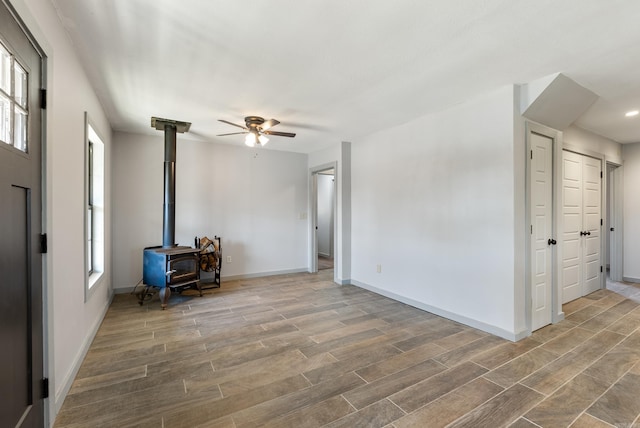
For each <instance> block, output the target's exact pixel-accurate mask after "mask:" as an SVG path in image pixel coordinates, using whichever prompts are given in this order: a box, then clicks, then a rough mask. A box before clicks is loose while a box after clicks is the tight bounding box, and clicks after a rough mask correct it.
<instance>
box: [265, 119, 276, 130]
mask: <svg viewBox="0 0 640 428" xmlns="http://www.w3.org/2000/svg"><path fill="white" fill-rule="evenodd" d="M279 123H280V122H279V121H277V120H275V119H269V120H267V121H266V122H265V123H263V124H262V130H263V131H266V130H267V129H269V128H273V127H274V126H276V125H277V124H279Z"/></svg>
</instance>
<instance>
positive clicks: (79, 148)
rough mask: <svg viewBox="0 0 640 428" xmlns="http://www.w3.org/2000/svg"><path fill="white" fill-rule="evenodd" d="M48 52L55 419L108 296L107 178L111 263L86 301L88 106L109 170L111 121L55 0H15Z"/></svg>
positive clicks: (49, 370) (49, 371) (50, 368)
mask: <svg viewBox="0 0 640 428" xmlns="http://www.w3.org/2000/svg"><path fill="white" fill-rule="evenodd" d="M11 3H12V4H13V6H14V7H15V8H16V10H17V11H18V13H19V15H20V16H21V18H22V19H23V20H24V21H25V23H26V25H27V27H28V28H29V30H30V31H31V32H32V33H33V35H34V37H35V38H36V40H37V41H38V43H39V44H40V45H41V46H42V48H43V49H44V50H45V53H46V55H47V57H48V67H47V70H46V75H47V79H46V82H47V88H48V97H47V98H48V99H47V101H48V102H47V111H46V132H45V135H46V151H45V153H46V159H45V162H46V166H45V168H46V175H45V181H46V186H45V188H46V195H45V207H46V208H45V209H46V212H45V218H46V223H45V229H46V232H47V233H48V235H49V253H48V254H47V258H46V269H45V281H46V295H45V299H46V302H45V305H46V322H47V324H46V326H45V330H46V333H45V334H46V335H47V336H48V337H47V338H46V340H47V343H48V349H47V359H48V361H47V363H46V367H45V372H46V375H47V376H48V377H49V380H50V387H51V391H52V397H51V400H50V401H49V412H50V422H53V420H54V417H55V414H56V413H57V410H58V409H59V408H60V406H61V405H62V402H63V400H64V397H65V395H66V392H67V390H68V388H69V387H70V386H71V382H72V381H73V377H74V376H75V372H76V370H77V369H78V368H79V365H80V363H81V361H82V358H83V356H84V353H85V352H86V349H88V346H89V345H90V343H91V340H92V339H93V335H94V334H95V331H96V330H97V328H98V327H99V325H100V322H101V321H102V318H103V315H104V313H105V311H106V309H107V307H108V305H109V302H110V296H111V270H110V266H111V260H110V254H111V240H110V239H109V236H110V235H109V234H110V232H111V215H110V210H109V207H110V206H111V199H110V192H111V189H110V185H109V181H108V180H109V177H108V176H107V183H106V189H105V194H106V201H105V202H106V207H107V211H106V213H105V214H106V231H105V232H106V234H107V238H106V249H105V253H106V266H107V269H106V271H105V273H104V276H103V278H102V280H101V281H100V282H99V283H98V284H97V285H95V286H94V287H95V291H94V292H93V293H92V294H91V295H90V297H89V298H88V300H87V301H86V302H85V294H84V286H85V272H84V250H85V242H84V212H85V206H84V150H85V149H84V141H85V130H84V112H85V111H87V112H88V113H89V116H90V118H91V120H92V123H93V124H94V126H95V128H96V131H97V132H98V133H99V134H100V136H101V137H102V139H103V142H104V144H105V162H106V165H105V166H106V170H107V174H109V171H110V169H111V128H110V125H109V123H108V121H107V119H106V116H105V114H104V111H103V109H102V107H101V105H100V102H99V100H98V98H97V96H96V94H95V93H94V91H93V88H92V87H91V85H90V84H89V81H88V79H87V76H86V74H85V72H84V69H83V67H82V65H81V64H80V63H79V61H78V59H77V57H76V55H75V53H74V51H73V48H72V46H71V44H70V42H69V39H68V37H67V35H66V33H65V32H64V30H63V28H62V26H61V24H60V21H59V19H58V16H57V14H56V11H55V9H54V8H53V6H52V4H51V2H49V1H42V0H11Z"/></svg>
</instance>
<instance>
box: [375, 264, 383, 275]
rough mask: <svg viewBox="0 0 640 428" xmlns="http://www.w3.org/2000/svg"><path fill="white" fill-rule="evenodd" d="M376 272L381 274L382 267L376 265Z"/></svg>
mask: <svg viewBox="0 0 640 428" xmlns="http://www.w3.org/2000/svg"><path fill="white" fill-rule="evenodd" d="M376 272H378V273H381V272H382V265H377V266H376Z"/></svg>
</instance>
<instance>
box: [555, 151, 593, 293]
mask: <svg viewBox="0 0 640 428" xmlns="http://www.w3.org/2000/svg"><path fill="white" fill-rule="evenodd" d="M601 165H602V164H601V161H600V160H599V159H594V158H591V157H589V156H584V155H580V154H577V153H572V152H568V151H564V152H563V159H562V216H563V226H564V232H563V236H562V246H563V248H562V271H563V281H562V282H563V283H562V303H566V302H570V301H571V300H575V299H577V298H579V297H582V296H586V295H587V294H589V293H592V292H593V291H596V290H597V289H599V288H600V275H601V268H600V267H601V265H602V264H601V260H600V259H601V254H600V239H601V224H600V223H601V218H602V216H601V189H602V177H601V171H602V166H601Z"/></svg>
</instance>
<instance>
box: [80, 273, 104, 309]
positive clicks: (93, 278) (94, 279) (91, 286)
mask: <svg viewBox="0 0 640 428" xmlns="http://www.w3.org/2000/svg"><path fill="white" fill-rule="evenodd" d="M103 277H104V272H93V273H92V274H91V275H89V277H88V278H87V288H86V289H85V293H84V294H85V299H84V301H85V302H86V301H87V300H89V297H91V295H92V294H93V291H94V290H95V289H96V288H98V285H100V284H101V283H102V278H103Z"/></svg>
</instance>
